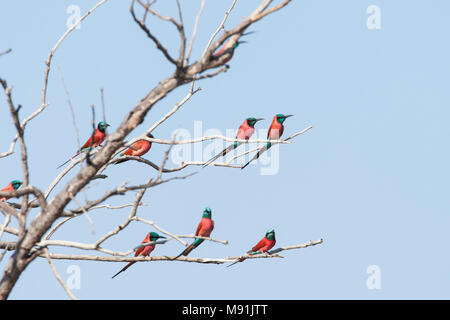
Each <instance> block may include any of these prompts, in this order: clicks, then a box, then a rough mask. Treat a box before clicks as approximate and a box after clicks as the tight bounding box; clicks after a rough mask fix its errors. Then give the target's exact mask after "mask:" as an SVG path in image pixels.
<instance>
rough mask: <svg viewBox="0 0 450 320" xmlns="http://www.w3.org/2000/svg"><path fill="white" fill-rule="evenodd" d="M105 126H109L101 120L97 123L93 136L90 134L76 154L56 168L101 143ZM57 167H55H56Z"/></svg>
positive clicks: (104, 134)
mask: <svg viewBox="0 0 450 320" xmlns="http://www.w3.org/2000/svg"><path fill="white" fill-rule="evenodd" d="M106 127H109V124H107V123H104V122H103V121H101V122H99V123H98V125H97V130H95V133H94V136H93V137H92V136H91V137H90V138H89V139H88V141H86V143H85V144H84V145H83V146H82V147H81V149H80V150H79V151H78V153H77V154H76V155H74V156H73V157H72V158H70V159H69V160H67V161H66V162H64V163H63V164H62V165H60V166H59V167H58V168H60V167H62V166H63V165H65V164H66V163H67V162H69V161H70V160H72V159H73V158H75V157H76V156H78V155H79V154H80V153H82V152H85V151H86V150H88V149H89V148H95V147H98V146H99V145H100V144H102V142H103V141H104V140H105V137H106V132H105V130H106ZM92 138H94V140H92ZM58 168H56V169H58Z"/></svg>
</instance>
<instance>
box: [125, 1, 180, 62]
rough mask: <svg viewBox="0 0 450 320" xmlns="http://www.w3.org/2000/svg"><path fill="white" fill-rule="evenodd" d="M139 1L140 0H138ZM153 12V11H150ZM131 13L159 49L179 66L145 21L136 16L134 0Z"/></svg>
mask: <svg viewBox="0 0 450 320" xmlns="http://www.w3.org/2000/svg"><path fill="white" fill-rule="evenodd" d="M138 1H139V0H138ZM144 7H146V8H147V6H146V5H145V4H144ZM150 12H151V11H150ZM130 13H131V16H132V17H133V20H134V21H135V22H136V23H137V24H138V25H139V27H140V28H141V29H142V30H143V31H144V32H145V33H146V34H147V37H149V38H150V39H151V40H152V41H153V42H154V43H155V45H156V47H157V48H158V50H160V51H161V52H162V53H163V55H164V56H165V57H166V59H167V60H169V61H170V62H171V63H173V64H174V65H175V66H177V61H175V60H174V59H173V58H172V57H171V56H170V54H169V52H168V51H167V49H166V48H165V47H164V46H163V45H162V44H161V42H160V41H159V40H158V39H157V38H156V37H155V36H154V35H153V34H152V33H151V32H150V30H149V29H148V28H147V27H146V25H145V23H144V22H143V21H141V20H139V19H138V18H137V17H136V14H135V13H134V0H132V1H131V5H130ZM175 23H176V22H175Z"/></svg>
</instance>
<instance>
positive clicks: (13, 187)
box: [0, 180, 22, 201]
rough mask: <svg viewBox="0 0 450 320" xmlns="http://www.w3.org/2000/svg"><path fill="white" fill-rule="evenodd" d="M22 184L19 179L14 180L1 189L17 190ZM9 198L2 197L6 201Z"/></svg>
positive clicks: (0, 199)
mask: <svg viewBox="0 0 450 320" xmlns="http://www.w3.org/2000/svg"><path fill="white" fill-rule="evenodd" d="M21 185H22V182H21V181H19V180H13V181H11V182H10V183H9V184H8V185H7V186H6V187H4V188H3V189H2V190H0V191H14V190H17V189H19V188H20V186H21ZM8 199H9V198H7V197H3V198H0V201H6V200H8Z"/></svg>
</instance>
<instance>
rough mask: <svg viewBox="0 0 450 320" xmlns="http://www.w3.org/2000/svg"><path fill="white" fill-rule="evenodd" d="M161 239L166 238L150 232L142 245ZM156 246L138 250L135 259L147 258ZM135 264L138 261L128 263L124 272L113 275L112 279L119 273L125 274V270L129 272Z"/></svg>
mask: <svg viewBox="0 0 450 320" xmlns="http://www.w3.org/2000/svg"><path fill="white" fill-rule="evenodd" d="M160 238H166V237H163V236H160V235H159V234H157V233H156V232H150V233H149V234H147V236H146V237H145V239H144V240H143V241H142V242H141V244H144V243H149V242H152V241H156V240H158V239H160ZM155 246H156V244H151V245H148V246H145V247H140V248H139V249H137V250H136V253H135V254H134V256H135V257H137V256H142V257H147V256H148V255H150V253H152V251H153V250H154V249H155ZM134 263H136V261H131V262H130V263H128V264H127V265H126V266H125V267H123V269H122V270H120V271H119V272H117V273H116V274H115V275H113V276H112V278H114V277H115V276H117V275H118V274H119V273H121V272H124V271H125V270H127V269H128V268H129V267H130V266H131V265H133V264H134Z"/></svg>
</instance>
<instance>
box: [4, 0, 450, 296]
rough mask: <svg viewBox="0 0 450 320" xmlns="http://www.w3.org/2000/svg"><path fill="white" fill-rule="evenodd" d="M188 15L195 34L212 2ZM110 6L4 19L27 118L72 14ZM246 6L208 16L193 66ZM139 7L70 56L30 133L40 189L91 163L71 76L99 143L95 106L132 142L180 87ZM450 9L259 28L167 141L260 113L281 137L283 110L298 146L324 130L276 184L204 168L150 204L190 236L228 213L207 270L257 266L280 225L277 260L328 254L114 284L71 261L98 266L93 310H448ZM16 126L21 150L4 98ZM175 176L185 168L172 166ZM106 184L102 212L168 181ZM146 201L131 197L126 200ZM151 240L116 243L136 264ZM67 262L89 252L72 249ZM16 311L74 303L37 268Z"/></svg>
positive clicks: (190, 268)
mask: <svg viewBox="0 0 450 320" xmlns="http://www.w3.org/2000/svg"><path fill="white" fill-rule="evenodd" d="M181 3H182V7H183V10H184V20H185V25H186V32H187V34H188V35H190V33H191V32H192V26H193V23H194V19H195V15H196V13H197V10H198V8H199V6H200V1H181ZM258 3H259V1H255V0H251V1H238V2H237V4H236V7H235V9H234V10H233V11H232V14H231V16H230V18H229V20H228V21H227V24H226V27H231V26H233V25H235V24H236V23H238V22H240V21H241V19H242V17H244V16H246V15H248V14H249V13H250V12H251V11H252V10H253V8H255V7H256V6H257V5H258ZM94 4H95V1H87V0H85V1H76V0H71V1H58V2H54V1H48V0H46V1H40V2H29V3H27V6H25V7H24V6H22V3H21V2H5V1H4V2H2V3H1V4H0V26H1V29H0V30H2V32H1V36H0V52H1V51H3V50H6V49H8V48H12V49H13V51H12V52H11V53H10V54H8V55H6V56H2V57H0V77H2V78H5V79H7V80H8V83H9V84H10V85H13V86H14V89H13V98H14V101H15V103H16V104H22V105H23V108H22V110H21V117H22V119H23V117H24V116H26V115H28V114H30V113H32V112H33V111H34V110H35V109H36V108H38V107H39V105H40V103H41V94H42V86H43V75H44V70H45V64H44V62H45V60H46V58H47V55H48V53H49V51H50V49H51V48H52V47H53V45H54V44H55V43H56V41H57V39H58V38H59V37H60V36H61V35H62V34H63V33H64V32H65V30H66V21H67V19H68V18H69V16H70V14H68V13H66V10H67V8H68V7H69V5H78V6H79V7H80V8H81V11H82V12H85V11H87V10H89V9H90V8H91V7H92V6H93V5H94ZM230 4H231V1H220V2H219V1H214V2H213V1H207V4H206V7H205V11H204V14H203V16H202V18H201V20H200V30H199V33H198V37H197V39H196V41H195V45H194V49H193V53H192V61H195V60H196V59H198V57H199V56H200V54H201V53H202V51H203V49H204V47H205V45H206V43H207V42H208V40H209V37H210V36H211V34H212V33H213V32H214V31H215V29H216V28H217V26H218V25H219V23H220V21H221V19H222V18H223V14H224V12H225V11H226V9H227V8H228V7H229V5H230ZM370 5H377V6H378V7H379V8H380V10H381V29H379V30H369V29H368V28H367V26H366V21H367V19H368V17H369V15H368V14H367V13H366V9H367V8H368V7H369V6H370ZM43 8H45V10H43ZM128 8H129V2H128V1H109V2H107V3H106V4H105V5H103V6H102V7H100V8H99V9H98V10H97V11H96V12H95V13H94V14H93V15H92V16H90V17H88V18H87V19H86V20H85V21H84V22H83V23H82V25H81V29H79V30H75V31H74V32H73V33H72V34H71V35H70V36H69V37H68V38H67V39H66V40H65V42H64V43H63V44H62V45H61V47H60V48H58V50H57V52H56V54H55V56H54V60H53V66H52V71H51V74H50V80H49V88H48V101H49V103H50V106H49V107H48V109H47V110H46V111H45V112H44V113H43V114H41V115H40V116H39V117H38V118H36V119H35V120H33V121H32V123H30V125H29V126H28V127H27V132H26V140H27V142H28V144H29V145H28V150H29V157H30V168H31V170H32V173H31V182H32V183H33V184H34V185H36V186H37V187H39V188H42V189H45V188H46V186H47V185H48V184H49V183H50V182H51V181H52V180H53V179H54V177H55V176H56V174H57V173H58V172H59V171H58V170H55V168H56V167H57V166H58V165H59V164H60V163H62V162H63V161H64V160H66V159H67V158H68V157H70V156H71V155H72V154H73V153H74V151H75V150H76V148H77V142H76V136H75V133H74V129H73V125H72V119H71V116H70V109H69V106H68V104H67V101H66V96H65V93H64V90H63V87H62V84H61V72H62V74H63V75H64V79H65V83H66V85H67V87H68V90H69V91H70V95H71V99H72V103H73V105H74V107H75V109H76V121H77V125H78V127H79V130H80V132H81V136H82V137H81V139H82V140H85V139H86V138H87V137H88V136H89V134H90V126H91V124H90V120H91V112H90V105H91V104H94V105H95V106H96V107H97V115H100V114H101V111H100V88H101V87H103V88H104V90H105V101H106V118H107V121H108V123H110V124H111V126H112V127H111V129H112V130H114V129H115V128H117V126H118V125H119V124H120V122H121V121H122V119H123V117H124V116H125V115H126V114H127V112H128V111H129V109H130V108H132V107H133V106H134V105H135V104H136V103H137V102H138V101H139V100H140V99H141V98H142V97H143V96H144V95H145V94H146V93H147V92H148V91H149V90H151V89H152V88H153V87H154V86H155V85H156V84H157V83H158V82H159V81H161V80H162V79H164V78H166V77H168V76H169V75H170V74H171V73H172V72H173V70H172V66H171V65H170V64H169V63H168V62H166V61H165V60H164V58H163V56H162V55H161V53H160V52H159V51H158V50H156V48H155V46H154V44H153V43H152V42H151V41H150V40H149V39H147V38H146V36H145V34H144V33H143V32H142V31H141V30H140V29H139V28H138V26H137V25H136V24H135V23H134V22H133V21H132V18H131V16H130V14H129V11H128ZM155 8H157V9H159V10H160V11H161V12H162V13H163V14H165V15H176V5H175V1H165V2H164V3H163V2H162V1H160V2H159V3H157V5H156V6H155ZM449 10H450V4H449V3H448V1H443V0H441V1H433V3H432V4H430V2H427V1H404V0H398V1H381V0H379V1H361V0H359V1H356V0H354V1H350V0H347V1H332V0H321V1H293V2H292V3H291V4H289V5H288V6H287V7H286V8H284V9H283V10H282V11H280V12H278V13H276V14H274V15H271V16H269V17H267V18H265V19H263V20H262V21H260V22H258V23H257V24H256V25H255V26H254V27H252V29H256V30H257V32H256V33H255V34H252V35H250V36H248V37H247V39H246V40H247V41H248V43H247V44H243V45H242V46H240V47H239V48H238V49H237V51H236V53H235V55H234V57H233V59H232V60H231V62H230V63H229V64H230V69H229V70H228V72H226V73H224V74H222V75H219V76H218V77H216V78H214V79H209V80H204V81H201V82H198V83H197V85H198V86H200V87H201V88H202V90H201V91H200V92H199V93H198V94H196V95H195V96H194V97H192V99H191V100H190V101H189V102H188V103H187V104H186V105H185V106H183V108H182V109H181V110H180V111H179V112H178V113H176V114H175V115H174V116H173V117H172V118H171V119H169V120H168V121H167V122H166V123H165V124H164V125H162V126H161V127H159V128H158V129H157V130H155V132H154V135H155V137H161V138H164V139H170V137H171V135H172V134H173V132H174V130H176V129H187V130H189V131H190V132H193V130H194V122H195V121H202V126H203V129H204V130H207V129H211V128H214V129H218V130H220V131H222V132H223V133H225V131H226V130H227V129H228V130H230V129H234V128H236V129H237V127H238V126H239V125H240V124H241V122H242V121H243V119H245V118H246V117H249V116H254V117H263V118H266V121H264V122H261V123H258V124H257V127H258V128H266V127H267V126H268V125H269V124H270V120H271V118H272V117H273V115H274V114H276V113H284V114H294V115H295V116H294V117H292V118H289V119H288V120H286V123H285V125H286V129H285V135H286V136H288V135H290V134H293V133H295V132H297V131H300V130H302V129H304V128H306V127H307V126H310V125H311V126H313V129H312V130H310V131H309V132H308V133H306V134H305V135H303V136H299V137H297V138H296V139H295V140H294V142H293V143H292V144H290V145H282V146H280V168H279V170H278V172H277V173H276V174H274V175H261V173H260V165H259V164H256V165H251V166H249V167H248V168H246V169H245V170H243V171H241V170H239V169H229V168H218V167H209V168H206V169H203V170H201V169H199V168H196V167H190V168H188V169H186V170H185V171H184V172H183V173H184V174H187V173H191V172H194V171H198V173H197V174H196V175H195V176H193V177H190V178H189V179H188V180H180V181H174V182H171V183H169V184H165V185H161V186H159V187H157V188H154V189H151V190H149V191H148V193H146V195H145V196H144V199H143V201H144V202H145V203H147V204H149V206H147V207H142V208H141V209H140V210H139V211H138V214H139V215H140V216H141V217H143V218H145V219H148V220H152V221H155V222H156V223H157V224H158V225H160V226H161V227H163V228H165V229H167V230H169V231H171V232H173V233H177V234H186V233H192V232H194V231H195V228H196V226H197V223H198V222H199V220H200V217H201V213H202V210H203V208H204V207H205V206H209V207H211V209H212V212H213V220H215V222H216V227H215V229H214V231H213V234H212V235H213V236H214V237H215V238H217V239H227V240H229V241H230V244H229V245H228V246H223V245H221V244H217V243H210V242H208V243H204V244H202V245H201V246H200V247H198V248H197V249H196V250H195V251H193V252H192V254H191V255H192V256H198V257H216V258H221V257H225V256H228V255H237V254H240V253H242V252H245V251H246V250H248V249H249V248H250V247H251V246H253V245H254V244H255V243H256V242H257V241H258V240H259V239H260V238H261V237H262V236H263V235H264V232H265V231H266V230H267V229H269V228H274V229H275V231H276V234H277V246H278V245H280V246H284V245H293V244H300V243H304V242H307V241H309V240H317V239H320V238H323V239H324V243H323V244H321V245H319V246H315V247H312V248H307V249H301V250H293V251H287V252H285V259H265V260H252V261H246V262H245V263H241V264H238V265H235V266H234V267H232V268H225V267H224V266H216V265H201V264H191V263H182V262H151V263H137V264H135V265H134V266H133V267H131V268H130V269H128V270H127V271H126V272H125V273H123V274H121V275H120V276H118V277H117V278H115V279H114V280H111V276H112V275H113V274H114V273H115V272H117V271H118V270H119V269H120V268H122V266H123V265H124V264H123V263H113V262H107V263H100V262H84V261H83V262H79V261H55V265H56V267H57V269H58V270H59V272H60V274H61V276H62V278H63V279H65V280H66V279H67V278H68V277H69V276H70V274H68V273H67V268H68V267H70V266H71V265H76V266H77V267H79V268H80V270H81V283H80V289H74V290H73V293H74V294H75V295H76V296H77V297H78V298H81V299H394V298H395V299H413V298H424V299H431V298H433V299H436V298H437V299H448V298H449V297H450V296H449V293H448V292H449V291H448V287H449V285H450V280H449V277H448V272H449V267H450V259H449V258H448V256H447V254H446V252H447V244H448V243H449V236H448V234H449V233H448V225H449V222H450V219H449V215H448V212H449V210H448V209H449V205H448V195H447V193H448V181H449V178H450V174H449V169H448V163H449V160H450V159H449V158H450V152H449V150H448V148H447V143H448V142H447V140H448V137H449V133H450V132H449V131H450V129H449V126H448V125H447V119H448V118H449V116H450V111H449V110H450V109H449V108H448V106H449V103H450V90H448V83H449V80H450V60H449V59H448V57H449V56H450V44H449V42H448V40H447V39H448V31H449V30H450V22H449V21H448V19H447V16H446V15H447V13H448V12H449ZM151 27H152V28H153V29H152V30H154V32H155V33H156V34H157V35H158V36H159V37H160V38H161V39H162V40H163V42H164V43H165V44H166V45H167V47H168V48H169V51H170V52H172V53H173V54H174V55H175V53H176V52H177V48H178V47H177V45H178V42H177V41H178V38H177V33H176V31H175V30H174V28H172V26H170V25H165V24H162V23H160V22H157V21H155V19H152V25H151ZM60 70H61V71H60ZM187 90H188V87H187V86H185V87H181V88H179V89H177V90H175V91H174V92H173V93H172V94H170V96H168V97H167V98H166V99H164V100H163V101H161V102H160V103H158V104H157V105H156V106H155V107H154V108H153V109H152V111H151V112H150V113H149V115H148V116H147V118H146V120H145V122H144V123H143V124H142V125H141V126H139V127H138V128H137V129H136V130H135V131H134V132H133V133H132V134H131V135H130V136H129V138H132V137H134V136H137V135H140V134H141V133H142V132H143V131H144V130H146V129H148V128H149V127H150V126H151V125H152V124H153V123H154V122H155V121H156V120H158V119H159V118H160V117H161V116H163V115H164V114H165V113H167V111H168V110H170V109H171V108H172V107H173V105H174V104H175V103H176V102H177V101H179V100H181V99H182V98H183V97H184V96H185V95H186V93H187ZM0 128H1V133H2V134H1V136H0V152H5V151H7V149H8V148H9V144H10V141H11V138H12V137H13V136H14V135H15V130H14V127H13V124H12V121H11V119H10V117H9V111H8V108H7V104H6V102H5V99H4V95H3V94H1V99H0ZM207 145H208V143H205V144H203V146H204V147H206V146H207ZM15 150H16V153H15V154H14V155H13V156H10V157H8V158H2V159H0V161H1V165H2V168H3V170H1V172H0V181H3V182H2V184H3V185H6V184H7V183H8V182H9V181H10V180H12V179H14V178H18V179H21V178H22V173H21V168H20V165H19V160H20V155H19V148H18V147H16V149H15ZM165 150H166V146H162V145H154V146H153V148H152V150H151V151H150V152H149V153H148V154H147V155H146V156H145V157H146V158H148V159H150V160H152V161H155V162H157V163H158V162H160V161H161V160H162V158H163V154H164V151H165ZM175 165H176V164H174V163H171V162H170V161H169V166H175ZM76 172H77V170H75V171H74V172H73V173H72V174H71V175H69V176H68V177H66V178H65V179H64V181H66V182H67V181H68V179H70V177H71V176H73V174H75V173H76ZM106 173H107V174H108V176H109V177H108V179H107V180H104V181H100V183H98V184H95V185H94V187H92V188H90V189H89V190H88V191H87V193H88V195H89V196H90V198H91V199H92V198H95V197H96V195H97V196H98V195H99V194H103V192H104V190H106V189H110V188H112V187H114V186H115V185H117V184H120V183H121V182H123V181H125V180H127V181H130V182H131V183H136V184H137V183H143V182H144V181H146V179H148V178H150V177H154V176H155V175H156V172H155V171H154V170H153V169H151V168H150V167H147V166H145V165H143V164H139V163H130V162H129V163H125V164H123V165H121V166H115V167H114V168H108V169H107V172H106ZM172 175H173V174H172ZM172 175H167V176H166V177H170V176H172ZM60 188H61V187H60ZM60 188H59V189H57V190H55V191H58V190H60ZM79 199H80V200H82V199H83V197H82V196H81V195H80V197H79ZM132 199H133V195H132V194H131V195H129V196H126V197H118V198H114V199H112V200H111V201H109V203H111V204H122V203H126V202H131V201H132ZM446 199H447V200H446ZM74 206H75V205H74V204H70V207H74ZM128 213H129V210H127V209H123V210H116V211H112V210H98V211H96V212H91V213H90V216H91V218H92V219H93V221H94V224H95V228H96V232H97V233H96V234H95V235H92V234H91V233H90V226H89V224H88V222H87V220H86V219H85V218H84V217H79V218H77V219H74V220H73V222H71V223H70V224H67V226H66V227H65V228H62V229H61V230H60V231H59V232H57V233H56V234H55V236H54V239H66V240H73V241H80V242H86V243H91V242H94V241H95V240H97V239H98V238H99V237H100V236H101V235H103V234H104V233H105V232H108V231H110V230H112V229H113V228H114V227H116V226H117V225H118V224H120V223H122V222H123V221H124V219H125V218H126V217H127V216H128ZM2 219H3V218H2ZM149 231H153V229H151V228H150V227H149V226H147V225H144V224H138V223H133V224H132V225H131V226H130V227H129V228H128V229H127V230H125V231H123V232H121V233H120V234H119V236H117V237H115V238H113V239H111V240H110V241H108V242H106V243H105V246H106V247H108V248H112V249H115V250H119V251H126V250H129V249H130V248H133V247H134V246H135V245H137V244H138V243H139V242H140V241H141V240H143V238H144V237H145V235H146V233H148V232H149ZM3 239H7V240H11V239H12V238H11V237H9V236H7V235H5V236H4V238H3ZM182 249H183V248H182V246H181V245H180V244H179V243H176V242H175V241H171V242H169V243H168V244H166V245H164V246H159V247H157V248H156V249H155V251H154V252H153V253H152V255H174V254H177V253H179V252H181V250H182ZM52 252H55V253H56V252H73V253H75V252H76V253H80V251H73V250H67V249H61V248H52ZM81 253H83V252H81ZM7 258H9V255H7V256H6V257H5V258H4V259H3V261H2V262H1V263H0V269H2V270H3V268H4V266H5V265H6V262H7V260H8V259H7ZM371 265H376V266H378V267H379V270H380V271H381V278H380V279H381V288H380V289H375V290H370V289H368V287H367V286H366V281H367V279H368V277H369V274H367V272H366V270H367V268H368V267H369V266H371ZM10 298H12V299H66V298H67V295H66V294H65V292H64V291H63V289H62V288H61V286H60V285H59V283H58V282H57V281H56V279H55V278H54V276H53V274H52V272H51V269H50V268H49V266H48V263H47V261H45V260H44V259H37V260H36V261H35V262H33V263H32V264H31V265H30V266H29V267H28V268H27V270H26V271H25V272H24V274H23V275H22V277H21V278H20V280H19V282H18V283H17V285H16V287H15V288H14V290H13V291H12V294H11V296H10Z"/></svg>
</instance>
